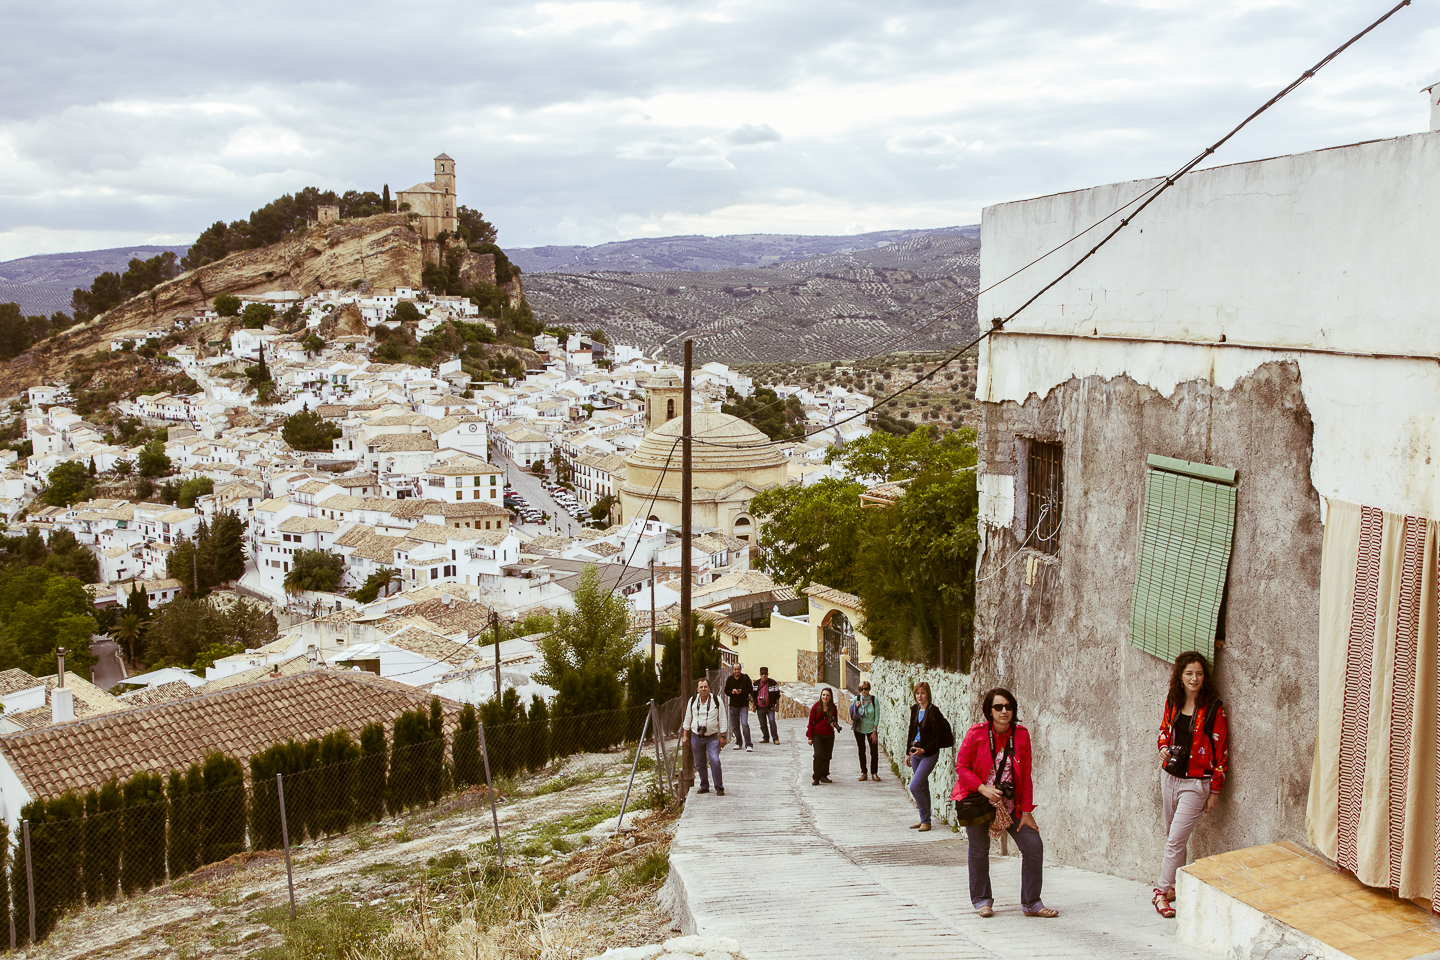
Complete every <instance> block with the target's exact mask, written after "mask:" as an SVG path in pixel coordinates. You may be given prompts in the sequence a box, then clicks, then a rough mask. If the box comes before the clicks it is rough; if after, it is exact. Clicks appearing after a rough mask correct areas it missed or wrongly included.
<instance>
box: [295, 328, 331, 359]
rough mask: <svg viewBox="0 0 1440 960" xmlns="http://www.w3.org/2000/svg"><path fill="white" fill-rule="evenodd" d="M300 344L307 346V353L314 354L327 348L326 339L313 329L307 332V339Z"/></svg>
mask: <svg viewBox="0 0 1440 960" xmlns="http://www.w3.org/2000/svg"><path fill="white" fill-rule="evenodd" d="M300 346H302V347H304V348H305V352H306V353H308V354H311V355H314V354H317V353H319V352H320V351H321V350H324V349H325V341H324V340H321V339H320V335H319V334H317V333H315V332H314V331H313V330H312V331H311V332H309V333H307V334H305V339H303V340H301V341H300Z"/></svg>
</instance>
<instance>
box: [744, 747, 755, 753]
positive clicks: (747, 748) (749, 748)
mask: <svg viewBox="0 0 1440 960" xmlns="http://www.w3.org/2000/svg"><path fill="white" fill-rule="evenodd" d="M745 752H746V753H754V752H755V748H754V747H746V748H745Z"/></svg>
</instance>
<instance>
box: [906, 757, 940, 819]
mask: <svg viewBox="0 0 1440 960" xmlns="http://www.w3.org/2000/svg"><path fill="white" fill-rule="evenodd" d="M939 759H940V755H939V754H931V755H930V756H928V757H919V758H916V757H911V758H910V769H911V771H912V773H911V776H910V796H912V797H914V798H915V807H916V809H918V810H919V811H920V822H921V823H929V822H930V771H931V770H934V769H935V761H936V760H939Z"/></svg>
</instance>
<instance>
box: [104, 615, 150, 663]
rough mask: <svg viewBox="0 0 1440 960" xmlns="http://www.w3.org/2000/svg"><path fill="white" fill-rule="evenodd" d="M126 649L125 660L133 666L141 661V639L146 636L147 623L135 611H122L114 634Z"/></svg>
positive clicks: (121, 646)
mask: <svg viewBox="0 0 1440 960" xmlns="http://www.w3.org/2000/svg"><path fill="white" fill-rule="evenodd" d="M112 635H113V636H114V637H115V640H116V641H117V642H118V643H119V644H120V648H121V649H122V650H124V651H125V662H126V663H128V664H130V665H131V666H132V667H133V666H135V665H136V664H138V663H139V662H140V660H139V655H140V640H141V638H142V637H144V636H145V623H144V621H142V620H141V619H140V618H139V617H137V616H136V615H135V614H133V613H122V614H121V615H120V619H119V620H118V621H117V622H116V624H115V631H114V633H113V634H112Z"/></svg>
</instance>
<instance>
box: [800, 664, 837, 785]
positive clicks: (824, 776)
mask: <svg viewBox="0 0 1440 960" xmlns="http://www.w3.org/2000/svg"><path fill="white" fill-rule="evenodd" d="M839 729H840V709H839V708H838V707H836V706H835V694H833V693H832V692H831V691H830V688H829V687H822V688H821V689H820V699H819V700H817V701H815V706H813V707H811V708H810V723H809V725H808V726H806V728H805V737H806V739H808V740H809V741H810V746H811V747H813V748H814V749H815V756H814V759H813V760H812V761H811V775H810V786H812V787H818V786H819V785H820V784H822V783H833V782H834V781H832V780H831V779H830V755H831V754H832V753H834V752H835V731H836V730H839Z"/></svg>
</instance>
